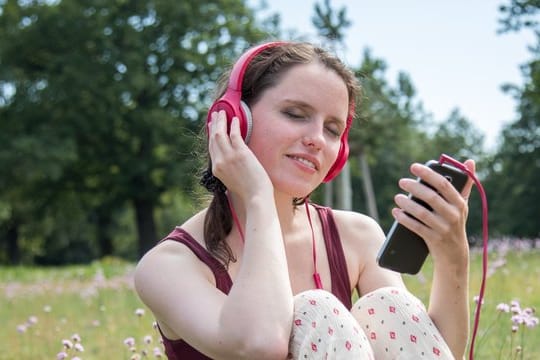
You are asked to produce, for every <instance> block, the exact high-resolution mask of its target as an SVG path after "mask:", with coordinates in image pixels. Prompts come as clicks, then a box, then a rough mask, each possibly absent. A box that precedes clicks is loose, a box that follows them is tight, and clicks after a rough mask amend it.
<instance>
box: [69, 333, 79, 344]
mask: <svg viewBox="0 0 540 360" xmlns="http://www.w3.org/2000/svg"><path fill="white" fill-rule="evenodd" d="M71 340H73V342H81V337H80V336H79V334H73V335H71Z"/></svg>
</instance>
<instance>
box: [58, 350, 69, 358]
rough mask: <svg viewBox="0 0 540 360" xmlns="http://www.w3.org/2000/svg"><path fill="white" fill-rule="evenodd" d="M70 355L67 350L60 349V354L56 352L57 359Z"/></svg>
mask: <svg viewBox="0 0 540 360" xmlns="http://www.w3.org/2000/svg"><path fill="white" fill-rule="evenodd" d="M67 357H68V354H67V353H66V352H65V351H60V352H59V353H58V354H56V360H64V359H65V358H67Z"/></svg>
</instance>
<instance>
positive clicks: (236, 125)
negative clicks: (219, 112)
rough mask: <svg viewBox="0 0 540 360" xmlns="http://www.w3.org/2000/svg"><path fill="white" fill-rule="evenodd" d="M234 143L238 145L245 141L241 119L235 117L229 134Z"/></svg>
mask: <svg viewBox="0 0 540 360" xmlns="http://www.w3.org/2000/svg"><path fill="white" fill-rule="evenodd" d="M229 137H230V138H231V142H232V144H233V145H238V144H239V142H242V143H243V142H244V141H243V139H242V131H241V130H240V119H238V117H236V116H235V117H233V118H232V121H231V132H230V134H229Z"/></svg>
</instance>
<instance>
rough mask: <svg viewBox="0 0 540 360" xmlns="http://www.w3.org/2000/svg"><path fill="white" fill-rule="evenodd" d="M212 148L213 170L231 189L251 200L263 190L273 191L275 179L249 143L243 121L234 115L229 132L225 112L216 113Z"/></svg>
mask: <svg viewBox="0 0 540 360" xmlns="http://www.w3.org/2000/svg"><path fill="white" fill-rule="evenodd" d="M208 150H209V153H210V158H211V159H212V173H213V174H214V176H216V177H217V178H218V179H220V180H221V182H223V184H224V185H225V186H226V187H227V189H229V191H231V192H234V193H236V194H238V195H239V196H240V197H242V198H243V200H247V199H249V198H250V197H252V196H253V195H256V194H257V193H260V192H261V191H265V190H268V191H270V192H272V191H273V186H272V182H271V181H270V178H269V176H268V174H267V173H266V170H265V169H264V168H263V166H262V165H261V163H260V162H259V160H258V159H257V157H256V156H255V154H253V152H252V151H251V149H250V148H249V147H248V146H247V145H246V143H245V142H244V139H243V138H242V135H241V131H240V121H239V119H238V118H237V117H234V118H233V119H232V122H231V127H230V134H228V133H227V115H226V113H225V111H223V110H221V111H219V112H214V113H212V115H211V121H210V124H209V137H208Z"/></svg>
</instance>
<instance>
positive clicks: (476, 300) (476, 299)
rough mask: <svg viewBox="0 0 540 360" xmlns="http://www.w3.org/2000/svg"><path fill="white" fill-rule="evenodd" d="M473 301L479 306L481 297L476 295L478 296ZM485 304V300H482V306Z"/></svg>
mask: <svg viewBox="0 0 540 360" xmlns="http://www.w3.org/2000/svg"><path fill="white" fill-rule="evenodd" d="M473 300H474V303H475V304H478V301H480V296H478V295H476V296H475V297H474V298H473ZM483 304H484V299H482V305H483Z"/></svg>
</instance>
